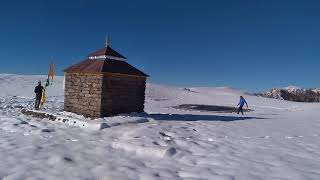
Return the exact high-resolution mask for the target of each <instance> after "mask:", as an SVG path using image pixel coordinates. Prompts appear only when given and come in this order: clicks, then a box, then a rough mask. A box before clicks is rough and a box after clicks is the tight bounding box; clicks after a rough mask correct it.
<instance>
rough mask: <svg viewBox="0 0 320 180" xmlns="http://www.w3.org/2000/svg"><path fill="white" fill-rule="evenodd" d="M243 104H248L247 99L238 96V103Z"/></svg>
mask: <svg viewBox="0 0 320 180" xmlns="http://www.w3.org/2000/svg"><path fill="white" fill-rule="evenodd" d="M244 104H246V105H247V106H248V104H247V101H246V100H245V99H244V98H240V102H239V104H238V105H240V106H244Z"/></svg>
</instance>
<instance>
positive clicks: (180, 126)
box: [0, 74, 320, 180]
mask: <svg viewBox="0 0 320 180" xmlns="http://www.w3.org/2000/svg"><path fill="white" fill-rule="evenodd" d="M38 79H41V80H42V81H43V82H44V81H45V79H46V76H24V75H7V74H1V75H0V159H1V162H0V179H4V180H6V179H19V180H20V179H54V180H56V179H117V180H118V179H145V180H152V179H166V180H167V179H213V180H215V179H241V180H242V179H243V180H250V179H272V180H274V179H290V180H292V179H297V180H298V179H299V180H300V179H314V180H318V179H320V104H319V103H310V104H307V103H295V102H288V101H281V100H275V99H267V98H262V97H256V96H250V95H248V94H245V93H243V92H241V91H239V90H236V89H231V88H186V89H185V88H182V87H181V88H180V87H167V86H162V85H155V84H148V85H147V92H146V108H145V110H146V113H141V114H134V113H133V114H128V115H120V116H116V117H112V118H104V119H99V120H98V121H101V122H106V123H107V124H112V125H113V126H110V127H109V128H104V129H102V130H96V129H95V130H94V129H90V128H80V127H73V126H66V125H65V124H63V123H59V122H51V121H48V120H40V119H36V118H31V117H28V116H25V115H22V114H21V112H20V111H21V109H22V108H29V109H30V108H32V107H33V101H34V99H33V98H34V94H33V90H34V86H35V85H36V83H37V80H38ZM62 82H63V78H62V77H56V79H55V80H54V83H53V86H50V87H49V88H48V90H47V92H48V93H47V98H48V99H47V104H46V109H45V111H47V112H53V113H58V114H60V115H65V116H71V117H73V118H77V119H80V120H83V121H89V120H88V119H85V118H83V117H82V116H77V115H74V114H71V113H67V112H63V90H62ZM240 95H243V96H245V98H246V99H247V101H248V103H249V106H250V107H251V108H252V109H253V110H254V111H252V112H248V113H246V114H245V116H242V115H237V114H234V113H213V112H203V111H201V112H198V111H191V110H190V111H189V110H179V109H175V108H173V106H176V105H181V104H205V105H223V106H235V105H236V104H237V103H238V102H237V101H238V98H239V96H240ZM138 122H139V123H138ZM89 123H90V122H89Z"/></svg>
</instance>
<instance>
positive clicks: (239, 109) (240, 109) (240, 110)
mask: <svg viewBox="0 0 320 180" xmlns="http://www.w3.org/2000/svg"><path fill="white" fill-rule="evenodd" d="M242 107H243V106H240V107H239V108H238V114H239V113H240V112H241V113H242V115H243V108H242Z"/></svg>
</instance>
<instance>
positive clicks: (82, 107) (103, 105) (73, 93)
mask: <svg viewBox="0 0 320 180" xmlns="http://www.w3.org/2000/svg"><path fill="white" fill-rule="evenodd" d="M145 88H146V77H141V76H131V75H124V74H111V73H104V74H102V73H94V74H88V73H66V74H65V106H64V109H65V111H70V112H74V113H77V114H83V115H85V116H87V117H105V116H112V115H116V114H119V113H128V112H143V111H144V101H145Z"/></svg>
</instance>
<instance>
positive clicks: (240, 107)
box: [238, 96, 248, 115]
mask: <svg viewBox="0 0 320 180" xmlns="http://www.w3.org/2000/svg"><path fill="white" fill-rule="evenodd" d="M244 104H246V106H247V108H248V103H247V101H246V100H245V99H244V98H243V97H242V96H240V101H239V104H238V106H239V108H238V114H239V113H240V112H241V113H242V115H243V109H242V108H243V106H244Z"/></svg>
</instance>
